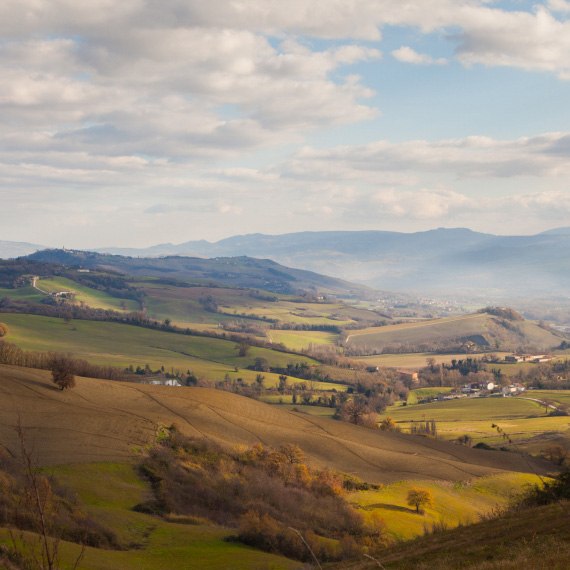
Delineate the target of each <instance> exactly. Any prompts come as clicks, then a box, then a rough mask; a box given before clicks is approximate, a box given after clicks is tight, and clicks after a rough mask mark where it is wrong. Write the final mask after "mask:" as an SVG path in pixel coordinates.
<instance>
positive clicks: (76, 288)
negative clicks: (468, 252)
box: [36, 277, 139, 311]
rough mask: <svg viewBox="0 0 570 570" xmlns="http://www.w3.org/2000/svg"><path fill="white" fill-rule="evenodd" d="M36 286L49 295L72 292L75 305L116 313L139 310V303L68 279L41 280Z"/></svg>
mask: <svg viewBox="0 0 570 570" xmlns="http://www.w3.org/2000/svg"><path fill="white" fill-rule="evenodd" d="M36 285H37V287H38V288H39V289H41V290H42V291H47V292H48V293H56V292H58V291H72V292H73V293H75V299H74V302H75V303H85V304H86V305H88V306H89V307H93V308H94V309H110V310H114V311H136V310H138V309H139V305H138V303H137V302H136V301H133V300H132V299H120V298H118V297H113V296H111V295H109V294H107V293H105V292H104V291H98V290H97V289H92V288H91V287H86V286H85V285H81V284H80V283H77V282H75V281H72V280H71V279H67V278H66V277H52V278H50V279H39V280H38V282H37V284H36Z"/></svg>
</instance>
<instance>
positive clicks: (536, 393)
mask: <svg viewBox="0 0 570 570" xmlns="http://www.w3.org/2000/svg"><path fill="white" fill-rule="evenodd" d="M525 397H526V398H536V399H537V400H554V401H555V402H559V403H560V404H566V405H570V390H530V391H527V392H526V394H525Z"/></svg>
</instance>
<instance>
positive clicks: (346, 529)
mask: <svg viewBox="0 0 570 570" xmlns="http://www.w3.org/2000/svg"><path fill="white" fill-rule="evenodd" d="M141 469H142V472H143V473H144V474H145V475H146V476H147V477H148V478H149V480H150V481H151V483H152V486H153V489H154V499H153V500H151V501H149V502H147V503H144V504H141V505H139V507H138V509H139V510H143V511H146V512H152V513H155V514H162V515H167V516H169V517H171V516H173V515H174V516H182V515H184V516H191V517H196V518H200V519H207V520H210V521H213V522H216V523H218V524H223V525H225V526H230V527H234V528H235V529H236V538H237V539H239V540H240V541H241V542H244V543H246V544H249V545H251V546H255V547H257V548H260V549H263V550H266V551H269V552H276V553H281V554H284V555H286V556H289V557H293V558H296V559H299V560H306V561H309V560H310V559H311V555H310V553H309V550H308V548H307V546H306V545H305V544H304V543H303V540H302V539H301V537H300V536H299V533H301V536H302V537H303V538H304V540H305V541H306V542H307V544H309V545H310V548H311V549H312V550H313V551H314V552H315V554H316V555H317V557H318V558H319V560H321V561H327V560H331V561H332V560H339V559H342V558H345V557H347V556H352V555H354V553H355V552H360V551H362V548H367V549H369V550H374V549H375V548H377V547H378V548H379V547H380V546H382V545H383V522H382V521H381V520H379V519H374V520H372V521H371V522H365V520H364V518H363V517H362V515H361V514H360V513H357V512H356V511H355V510H354V509H353V508H352V507H351V506H350V505H349V504H348V503H347V501H346V500H345V499H344V497H343V495H344V493H345V486H344V481H345V480H344V478H343V476H341V475H339V474H338V473H335V472H333V471H331V470H328V469H315V468H313V467H311V466H309V465H307V464H306V463H305V458H304V454H303V452H302V450H301V449H300V448H299V447H298V446H297V445H294V444H286V445H282V446H280V447H279V448H278V449H274V448H271V447H267V446H265V445H262V444H256V445H253V446H252V447H241V448H238V449H234V450H231V451H230V450H226V449H223V448H221V447H219V446H218V445H216V444H214V443H213V442H211V441H207V440H203V439H189V438H186V437H183V436H181V435H180V434H179V433H178V432H177V431H176V430H170V433H169V435H168V437H165V438H162V440H161V442H160V443H159V444H157V445H156V446H155V447H154V448H153V449H152V450H151V451H150V452H149V454H148V456H147V458H146V459H145V460H144V461H143V463H142V465H141Z"/></svg>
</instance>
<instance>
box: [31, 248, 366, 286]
mask: <svg viewBox="0 0 570 570" xmlns="http://www.w3.org/2000/svg"><path fill="white" fill-rule="evenodd" d="M27 259H28V260H31V261H40V262H45V263H53V264H61V265H64V266H68V267H69V266H71V267H83V268H87V269H95V268H102V269H106V270H113V271H118V272H120V273H123V274H126V275H130V276H131V277H155V278H157V277H158V278H162V279H166V280H171V281H172V280H174V281H179V282H180V281H181V282H192V283H194V284H202V285H207V284H215V285H225V286H229V287H234V288H236V287H245V288H249V289H263V290H265V291H271V292H275V293H301V292H312V293H317V292H318V293H320V294H333V295H339V296H353V295H359V296H369V295H371V294H372V291H371V290H369V289H368V288H367V287H365V286H362V285H356V284H353V283H348V282H346V281H343V280H341V279H337V278H334V277H327V276H326V275H320V274H317V273H314V272H311V271H304V270H300V269H292V268H289V267H284V266H282V265H279V264H278V263H275V262H274V261H271V260H269V259H253V258H250V257H243V256H242V257H220V258H214V259H201V258H198V257H180V256H173V257H161V258H132V257H125V256H119V255H104V254H99V253H93V252H84V251H71V250H57V249H55V250H54V249H49V250H44V251H39V252H37V253H34V254H32V255H30V256H28V257H27Z"/></svg>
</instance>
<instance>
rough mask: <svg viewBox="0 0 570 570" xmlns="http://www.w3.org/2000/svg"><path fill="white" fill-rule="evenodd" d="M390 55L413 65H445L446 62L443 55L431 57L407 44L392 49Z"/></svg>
mask: <svg viewBox="0 0 570 570" xmlns="http://www.w3.org/2000/svg"><path fill="white" fill-rule="evenodd" d="M392 56H393V57H394V58H395V59H397V60H398V61H402V62H404V63H413V64H415V65H445V64H446V63H447V59H445V58H443V57H439V58H433V57H431V56H430V55H427V54H424V53H418V52H417V51H416V50H414V49H413V48H411V47H409V46H402V47H400V48H398V49H396V50H394V51H393V52H392Z"/></svg>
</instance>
